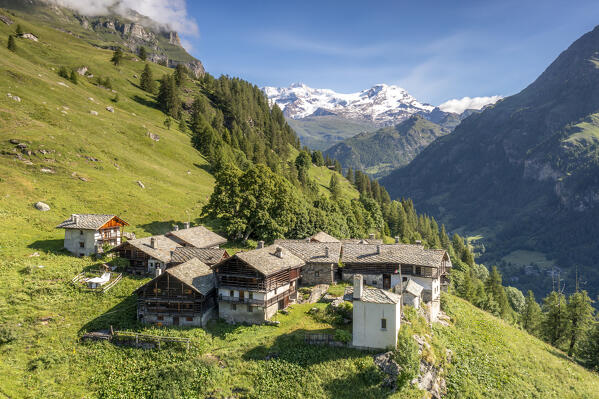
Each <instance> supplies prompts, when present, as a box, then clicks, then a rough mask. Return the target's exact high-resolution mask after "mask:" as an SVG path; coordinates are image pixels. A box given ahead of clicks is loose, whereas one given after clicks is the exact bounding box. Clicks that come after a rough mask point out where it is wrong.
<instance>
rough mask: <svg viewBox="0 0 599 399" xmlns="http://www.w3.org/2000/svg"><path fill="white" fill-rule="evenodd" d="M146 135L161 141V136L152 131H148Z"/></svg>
mask: <svg viewBox="0 0 599 399" xmlns="http://www.w3.org/2000/svg"><path fill="white" fill-rule="evenodd" d="M146 135H147V136H148V137H149V138H151V139H152V140H154V141H160V136H159V135H157V134H154V133H152V132H146Z"/></svg>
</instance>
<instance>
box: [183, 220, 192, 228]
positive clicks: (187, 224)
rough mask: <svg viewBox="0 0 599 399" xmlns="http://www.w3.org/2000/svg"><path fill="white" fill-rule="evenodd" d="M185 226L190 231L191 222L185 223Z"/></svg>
mask: <svg viewBox="0 0 599 399" xmlns="http://www.w3.org/2000/svg"><path fill="white" fill-rule="evenodd" d="M183 225H184V226H185V228H186V229H188V228H189V226H190V225H191V224H190V223H189V222H185V223H184V224H183Z"/></svg>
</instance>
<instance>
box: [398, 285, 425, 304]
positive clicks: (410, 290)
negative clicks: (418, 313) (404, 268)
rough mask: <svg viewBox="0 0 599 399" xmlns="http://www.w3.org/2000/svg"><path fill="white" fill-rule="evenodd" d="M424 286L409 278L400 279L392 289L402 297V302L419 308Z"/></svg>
mask: <svg viewBox="0 0 599 399" xmlns="http://www.w3.org/2000/svg"><path fill="white" fill-rule="evenodd" d="M423 290H424V287H423V286H421V285H420V284H418V283H417V282H415V281H414V280H412V279H411V278H409V279H407V280H406V281H402V282H401V283H400V284H398V285H396V286H395V289H394V291H395V292H396V293H397V294H400V295H401V297H402V304H403V305H409V306H412V307H413V308H414V309H419V308H420V304H421V303H422V291H423Z"/></svg>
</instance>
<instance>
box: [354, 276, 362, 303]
mask: <svg viewBox="0 0 599 399" xmlns="http://www.w3.org/2000/svg"><path fill="white" fill-rule="evenodd" d="M363 288H364V280H363V278H362V275H361V274H354V299H358V300H359V299H360V298H362V290H363Z"/></svg>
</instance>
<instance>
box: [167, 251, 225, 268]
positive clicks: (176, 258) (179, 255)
mask: <svg viewBox="0 0 599 399" xmlns="http://www.w3.org/2000/svg"><path fill="white" fill-rule="evenodd" d="M226 252H227V251H226V250H224V249H219V248H194V247H180V248H175V251H174V252H173V256H172V258H171V262H175V263H182V262H187V261H188V260H190V259H193V258H197V259H199V260H201V261H202V262H204V263H205V264H207V265H208V266H212V265H214V264H215V263H218V262H220V261H221V259H222V258H223V256H224V255H225V253H226Z"/></svg>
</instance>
